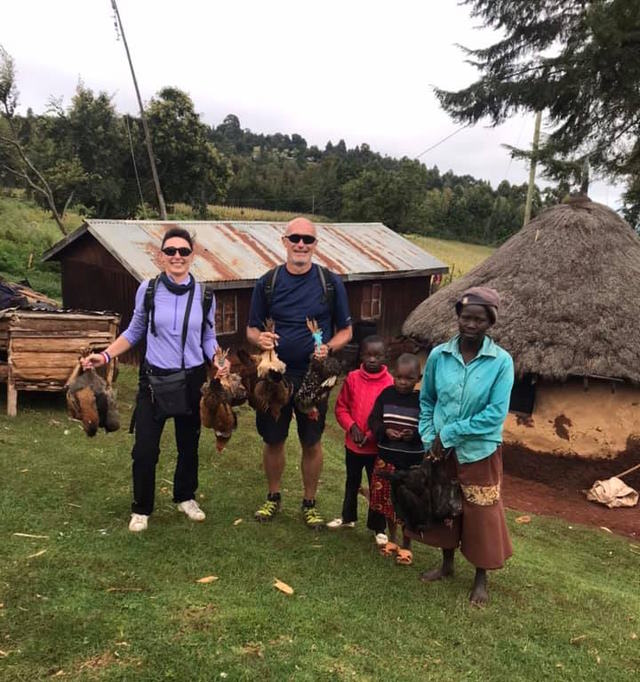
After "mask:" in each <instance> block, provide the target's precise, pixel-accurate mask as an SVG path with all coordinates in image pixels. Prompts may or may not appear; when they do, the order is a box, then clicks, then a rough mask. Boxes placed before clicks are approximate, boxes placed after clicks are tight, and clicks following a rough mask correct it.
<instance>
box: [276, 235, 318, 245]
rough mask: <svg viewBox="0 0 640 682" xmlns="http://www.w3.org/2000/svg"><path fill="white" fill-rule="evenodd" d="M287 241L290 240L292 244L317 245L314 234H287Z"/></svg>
mask: <svg viewBox="0 0 640 682" xmlns="http://www.w3.org/2000/svg"><path fill="white" fill-rule="evenodd" d="M284 238H285V239H288V240H289V241H290V242H291V243H292V244H299V243H300V242H302V243H303V244H307V246H308V245H309V244H315V241H316V238H315V237H314V236H313V235H312V234H285V236H284Z"/></svg>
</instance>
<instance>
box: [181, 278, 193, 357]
mask: <svg viewBox="0 0 640 682" xmlns="http://www.w3.org/2000/svg"><path fill="white" fill-rule="evenodd" d="M195 290H196V288H195V286H194V287H193V288H192V289H191V291H190V292H189V298H188V299H187V307H186V308H185V310H184V320H183V321H182V365H181V367H182V369H184V347H185V345H186V343H187V331H188V329H189V316H190V315H191V305H192V304H193V295H194V293H195Z"/></svg>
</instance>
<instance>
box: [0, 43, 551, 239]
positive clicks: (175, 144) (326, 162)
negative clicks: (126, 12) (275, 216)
mask: <svg viewBox="0 0 640 682" xmlns="http://www.w3.org/2000/svg"><path fill="white" fill-rule="evenodd" d="M17 85H18V84H17V78H16V71H15V66H14V64H13V60H12V59H11V57H10V55H8V54H7V53H6V52H5V51H3V50H1V48H0V107H1V113H2V117H1V118H0V186H4V187H7V188H19V189H24V190H25V192H26V194H27V196H28V197H31V198H33V199H34V200H35V201H36V202H38V203H39V204H40V205H42V206H43V207H44V208H47V209H49V210H50V211H51V212H52V214H53V216H54V218H56V221H57V223H58V226H59V228H60V230H61V231H62V232H67V228H66V227H65V224H64V221H63V220H62V218H63V216H64V214H65V211H67V210H68V209H70V208H73V210H74V211H75V212H76V213H79V214H80V215H87V216H92V217H100V218H125V217H127V218H129V217H138V218H151V217H154V215H155V207H156V200H155V196H156V195H155V192H154V188H153V184H152V181H151V177H152V174H151V169H150V167H149V160H148V156H147V153H146V150H145V147H144V135H143V130H142V125H141V121H140V119H139V118H137V117H133V116H129V115H126V114H121V113H120V112H118V111H117V110H116V107H115V105H114V103H113V101H112V98H111V97H110V96H109V95H108V94H107V93H105V92H99V93H95V92H93V91H92V90H91V89H90V88H87V87H86V86H85V85H84V84H83V83H82V82H80V83H79V84H78V87H77V90H76V93H75V95H74V97H73V98H72V100H71V102H70V103H69V104H68V105H67V106H63V104H62V102H61V101H59V100H51V101H50V105H49V107H48V109H47V111H45V112H44V113H39V114H38V113H35V112H33V111H32V110H31V109H27V110H26V113H25V114H23V115H20V114H18V113H17V104H18V88H17ZM146 115H147V119H148V124H149V128H150V131H151V139H152V142H153V149H154V156H155V158H156V164H157V168H158V174H159V177H160V183H161V186H162V191H163V193H164V196H165V199H166V201H167V202H168V203H169V205H170V207H171V206H172V205H176V204H186V205H188V206H189V207H191V209H192V211H193V214H194V215H195V216H197V217H200V218H206V217H209V216H210V215H211V214H210V210H209V206H210V205H211V204H214V203H217V204H221V203H223V204H227V205H230V206H241V207H248V208H256V209H268V210H278V211H289V212H295V213H307V214H321V215H323V216H326V217H327V218H328V219H330V220H336V221H337V220H341V221H382V222H384V223H386V224H387V225H388V226H389V227H391V228H392V229H394V230H398V231H403V232H412V233H416V234H422V235H429V236H438V237H445V238H449V239H460V240H463V241H469V242H478V243H486V244H496V243H499V242H501V241H503V240H504V239H506V238H507V237H509V236H510V235H511V234H513V233H514V232H516V231H517V230H518V229H519V228H520V227H521V225H522V220H523V213H524V203H525V197H526V186H525V185H512V184H510V183H509V182H507V181H506V180H505V181H503V182H501V183H500V184H499V185H498V187H497V188H493V187H492V186H491V184H490V183H489V182H487V181H486V180H482V179H478V178H474V177H472V176H470V175H457V174H456V173H455V172H453V171H451V170H447V171H446V172H441V171H440V169H439V168H437V167H436V166H433V167H431V168H429V167H427V166H425V165H424V164H423V163H421V162H420V161H417V160H414V159H409V158H407V157H404V158H401V159H396V158H392V157H389V156H383V155H381V154H379V153H377V152H375V151H373V150H372V149H371V148H370V147H369V145H367V144H364V143H363V144H361V145H358V146H356V147H353V148H347V146H346V144H345V143H344V141H343V140H340V141H339V142H337V143H336V144H334V143H332V142H330V141H329V142H327V144H326V145H325V147H324V149H320V148H319V147H317V146H314V145H309V144H307V141H306V140H305V139H304V137H302V136H301V135H299V134H297V133H294V134H291V135H289V134H283V133H275V134H263V133H256V132H253V131H251V130H249V129H247V128H243V127H242V125H241V123H240V120H239V119H238V117H237V116H236V115H234V114H229V115H228V116H226V117H225V118H224V120H223V121H222V122H221V123H219V124H218V125H213V126H211V125H208V124H207V123H206V122H205V121H204V120H203V117H202V115H201V114H200V113H198V112H197V111H196V109H195V105H194V103H193V101H192V99H191V98H190V96H189V95H188V94H187V93H186V92H183V91H182V90H180V89H178V88H175V87H165V88H162V89H161V90H160V91H159V92H158V93H157V94H156V95H155V96H154V97H152V98H151V100H150V101H149V102H148V103H147V105H146ZM555 200H556V198H555V196H554V195H553V193H549V192H547V195H546V196H541V193H540V192H539V191H537V189H536V192H535V193H534V203H533V210H534V214H535V212H536V211H537V210H538V209H539V208H540V206H541V205H542V203H543V202H544V201H551V202H554V201H555ZM56 214H57V216H58V217H56Z"/></svg>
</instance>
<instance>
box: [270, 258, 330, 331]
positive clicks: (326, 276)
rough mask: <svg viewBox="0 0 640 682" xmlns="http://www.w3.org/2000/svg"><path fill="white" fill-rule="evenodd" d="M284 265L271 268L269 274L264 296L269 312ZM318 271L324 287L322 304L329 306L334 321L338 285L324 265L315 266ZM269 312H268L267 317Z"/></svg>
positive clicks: (321, 284)
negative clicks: (279, 274)
mask: <svg viewBox="0 0 640 682" xmlns="http://www.w3.org/2000/svg"><path fill="white" fill-rule="evenodd" d="M281 268H282V265H276V267H275V268H271V270H269V272H267V275H266V279H265V283H264V294H265V298H266V300H267V310H268V311H269V310H270V309H271V303H272V301H273V290H274V289H275V286H276V280H277V279H278V273H279V272H280V269H281ZM315 268H316V271H317V273H318V279H319V280H320V286H322V302H323V303H325V304H326V305H328V306H329V313H330V316H331V320H333V313H334V309H335V298H336V285H335V283H334V281H333V276H332V275H331V272H330V271H329V270H328V269H327V268H325V267H324V266H322V265H318V264H317V263H316V264H315ZM268 314H269V312H267V315H268Z"/></svg>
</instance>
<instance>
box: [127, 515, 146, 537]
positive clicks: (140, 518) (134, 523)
mask: <svg viewBox="0 0 640 682" xmlns="http://www.w3.org/2000/svg"><path fill="white" fill-rule="evenodd" d="M148 523H149V517H148V516H147V515H146V514H131V521H129V530H130V531H131V532H132V533H139V532H140V531H142V530H147V525H148Z"/></svg>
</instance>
